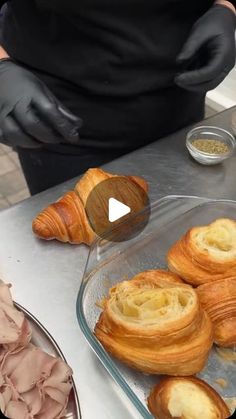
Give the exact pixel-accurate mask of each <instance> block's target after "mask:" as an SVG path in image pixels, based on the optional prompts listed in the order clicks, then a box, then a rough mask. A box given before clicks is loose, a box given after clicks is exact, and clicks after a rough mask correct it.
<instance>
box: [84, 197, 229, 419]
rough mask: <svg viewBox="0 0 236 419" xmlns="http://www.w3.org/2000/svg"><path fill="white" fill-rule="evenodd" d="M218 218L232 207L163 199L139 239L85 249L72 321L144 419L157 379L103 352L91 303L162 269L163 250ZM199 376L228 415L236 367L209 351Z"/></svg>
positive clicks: (154, 207) (191, 199)
mask: <svg viewBox="0 0 236 419" xmlns="http://www.w3.org/2000/svg"><path fill="white" fill-rule="evenodd" d="M220 217H229V218H236V202H235V201H227V200H214V201H213V200H209V199H206V198H198V197H186V196H168V197H165V198H163V199H161V200H160V201H158V202H156V203H154V204H153V205H152V207H151V216H150V219H149V223H148V225H147V226H146V228H145V229H144V230H143V232H142V233H141V234H140V235H139V236H137V237H135V238H132V239H131V240H127V241H125V242H120V243H114V242H107V241H105V240H101V239H100V240H98V241H97V242H96V243H94V245H93V246H92V248H91V250H90V253H89V257H88V260H87V265H86V268H85V272H84V277H83V280H82V284H81V287H80V290H79V294H78V299H77V317H78V322H79V325H80V328H81V330H82V332H83V333H84V335H85V338H86V339H87V341H88V343H89V344H90V346H91V347H92V349H93V350H94V352H95V353H96V354H97V356H98V358H99V359H100V361H101V362H102V363H103V365H104V366H105V368H106V369H107V370H108V371H109V373H110V374H111V376H112V377H113V378H114V379H115V381H116V382H117V383H118V384H119V385H120V387H121V388H122V389H123V390H124V391H125V393H126V395H127V396H128V397H129V398H130V400H131V401H132V402H133V404H134V405H135V407H136V408H137V409H138V411H139V413H140V414H141V415H142V416H143V417H144V418H147V419H148V418H152V415H151V414H150V413H149V411H148V409H147V406H146V399H147V396H148V394H149V392H150V389H151V387H152V386H153V385H154V384H156V383H157V382H158V380H159V378H160V376H157V375H156V376H155V375H154V376H151V375H144V374H142V373H139V372H136V371H134V370H132V369H131V368H128V367H126V366H125V365H123V364H121V363H120V362H119V361H117V360H115V359H114V358H112V357H111V356H110V355H109V354H108V353H107V352H106V351H105V350H104V349H103V347H102V345H101V344H100V343H99V342H98V340H97V339H96V337H95V336H94V334H93V330H94V327H95V324H96V321H97V319H98V317H99V314H100V312H101V310H100V309H99V307H98V306H97V302H98V301H100V300H102V298H103V297H104V296H106V295H107V293H108V289H109V288H110V287H111V286H113V285H114V284H116V283H118V282H120V281H122V280H124V279H128V278H132V277H133V276H134V275H135V274H137V273H138V272H141V271H144V270H146V269H158V268H166V253H167V251H168V249H169V248H170V246H171V245H172V244H173V243H174V242H175V241H176V240H177V239H178V238H179V237H180V236H181V235H183V234H184V233H185V232H186V230H188V229H189V228H190V227H192V226H197V225H204V224H208V223H210V222H211V221H213V220H214V219H216V218H220ZM199 377H201V378H203V379H204V380H205V381H207V382H208V383H209V384H210V385H212V386H213V387H214V388H215V389H216V391H218V393H220V394H221V395H222V397H224V398H225V400H226V401H227V402H228V404H229V405H230V407H231V409H232V411H233V410H234V409H233V406H234V402H235V401H236V362H234V361H227V360H226V359H225V358H224V357H222V356H220V355H219V353H218V352H217V348H216V347H214V348H213V349H212V351H211V355H210V357H209V360H208V364H207V366H206V367H205V369H204V370H203V371H202V372H201V373H200V374H199ZM216 380H217V381H218V382H217V381H216ZM222 380H223V381H222ZM222 382H225V383H227V386H226V387H225V388H224V387H223V386H222V384H220V383H222ZM235 406H236V404H235Z"/></svg>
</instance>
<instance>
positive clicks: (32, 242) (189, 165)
mask: <svg viewBox="0 0 236 419" xmlns="http://www.w3.org/2000/svg"><path fill="white" fill-rule="evenodd" d="M233 110H234V111H236V109H232V110H229V111H226V112H223V113H221V114H218V115H217V116H216V117H213V118H209V119H208V120H206V121H205V122H204V123H205V124H207V125H217V126H220V127H223V128H226V129H231V126H230V125H231V124H230V122H231V116H232V112H233ZM186 131H187V130H183V131H181V132H179V133H177V134H174V135H172V136H170V137H168V138H166V139H163V140H159V141H158V142H155V143H152V144H151V145H149V146H148V147H145V148H143V149H140V150H139V151H136V152H134V153H131V154H129V155H126V156H125V157H122V158H120V159H118V160H115V161H113V162H111V163H109V164H107V165H106V166H104V167H105V168H106V169H107V170H111V171H113V172H114V173H120V174H136V175H140V176H144V177H145V178H146V180H147V181H148V182H149V184H150V198H151V201H154V200H157V199H158V198H161V197H162V196H165V195H170V194H186V195H199V196H208V197H212V198H228V199H236V155H234V157H232V158H231V159H230V160H229V161H226V162H225V163H223V164H222V165H218V166H212V167H204V166H200V165H198V164H197V163H195V162H194V161H193V160H191V158H190V157H189V155H188V153H187V151H186V149H185V134H186ZM74 184H75V180H72V181H69V182H66V183H64V184H62V185H60V186H57V187H55V188H53V189H51V190H48V191H46V192H44V193H42V194H40V195H38V196H35V197H33V198H31V199H29V200H26V201H24V202H22V203H20V204H18V205H16V206H15V207H12V208H10V209H7V210H4V211H2V212H0V234H1V235H0V238H1V240H0V277H1V278H2V279H3V280H4V281H9V282H11V283H12V284H13V297H14V299H15V300H16V301H17V302H18V303H19V304H21V305H23V306H24V307H25V308H27V309H28V310H29V311H30V312H31V313H32V314H34V315H35V316H36V317H37V318H38V319H39V320H40V321H41V322H42V323H43V325H44V326H45V327H46V328H47V330H48V331H49V332H50V333H51V334H52V335H53V337H54V338H55V340H56V341H57V343H58V345H59V346H60V348H61V350H62V351H63V353H64V355H65V357H66V359H67V362H68V363H69V364H70V365H71V367H72V368H73V370H74V378H75V383H76V386H77V389H78V394H79V398H80V405H81V411H82V417H83V419H95V418H99V419H111V418H113V419H121V418H125V419H131V418H139V415H138V413H137V412H136V410H134V408H132V406H131V404H130V402H129V401H128V400H127V399H126V396H124V395H123V393H122V392H121V390H120V389H119V388H118V386H117V385H116V384H115V383H114V382H113V380H112V379H111V378H110V377H109V376H108V374H107V373H106V371H105V370H104V368H103V366H102V365H101V364H100V363H99V361H98V360H97V359H96V357H95V355H94V354H93V353H92V351H91V350H90V348H89V347H88V345H87V343H86V341H85V339H84V337H83V335H82V333H81V332H80V330H79V327H78V325H77V319H76V312H75V303H76V297H77V292H78V289H79V286H80V281H81V278H82V275H83V270H84V266H85V262H86V258H87V254H88V249H87V248H86V247H85V246H70V245H63V244H60V243H56V242H43V241H40V240H37V239H36V238H35V237H34V236H33V234H32V232H31V221H32V219H33V217H34V216H35V215H36V214H37V213H38V212H39V211H40V210H41V209H42V208H43V207H44V206H46V205H47V204H48V203H49V202H52V201H54V200H55V199H57V198H58V197H59V196H61V195H62V194H63V193H64V192H65V191H66V190H68V189H70V188H72V187H73V185H74Z"/></svg>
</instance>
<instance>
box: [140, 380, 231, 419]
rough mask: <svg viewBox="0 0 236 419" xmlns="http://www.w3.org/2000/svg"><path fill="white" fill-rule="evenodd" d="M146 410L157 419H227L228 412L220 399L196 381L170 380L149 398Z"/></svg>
mask: <svg viewBox="0 0 236 419" xmlns="http://www.w3.org/2000/svg"><path fill="white" fill-rule="evenodd" d="M148 408H149V410H150V412H151V413H152V414H153V416H154V418H157V419H173V418H175V419H226V418H228V417H229V416H230V411H229V409H228V407H227V405H226V404H225V402H224V401H223V399H222V398H221V397H220V395H219V394H218V393H217V392H216V391H215V390H214V389H213V388H212V387H210V386H209V385H208V384H207V383H206V382H204V381H202V380H200V379H199V378H196V377H169V378H166V379H164V380H162V381H161V382H160V383H159V384H157V385H156V386H155V387H154V388H153V389H152V391H151V393H150V395H149V397H148Z"/></svg>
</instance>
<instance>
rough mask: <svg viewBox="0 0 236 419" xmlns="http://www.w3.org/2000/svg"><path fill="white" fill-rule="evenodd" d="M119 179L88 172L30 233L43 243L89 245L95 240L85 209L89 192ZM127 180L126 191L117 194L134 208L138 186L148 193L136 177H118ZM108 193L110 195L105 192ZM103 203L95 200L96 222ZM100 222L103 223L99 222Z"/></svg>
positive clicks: (99, 171)
mask: <svg viewBox="0 0 236 419" xmlns="http://www.w3.org/2000/svg"><path fill="white" fill-rule="evenodd" d="M113 177H118V175H112V174H111V173H108V172H105V171H104V170H102V169H89V170H88V171H87V172H86V173H85V174H84V176H83V177H82V178H81V179H80V180H79V182H78V183H77V184H76V186H75V189H74V191H69V192H67V193H66V194H65V195H64V196H63V197H62V198H61V199H59V200H58V201H57V202H55V203H53V204H51V205H49V206H48V207H47V208H46V209H44V210H43V211H42V212H41V213H40V214H39V215H38V216H37V217H36V218H35V219H34V220H33V225H32V228H33V232H34V233H35V234H36V235H37V236H38V237H40V238H42V239H45V240H52V239H57V240H59V241H62V242H69V243H72V244H80V243H85V244H88V245H90V244H91V243H92V242H93V240H94V239H95V238H96V233H95V232H94V230H93V229H92V228H91V226H90V223H89V222H88V218H87V215H86V210H85V205H86V201H87V199H88V196H89V194H90V192H91V191H92V190H93V188H94V187H95V186H97V185H98V184H99V183H100V182H102V181H104V180H107V179H110V178H113ZM119 177H120V178H123V179H126V180H127V181H128V182H126V184H125V187H124V188H122V187H120V190H119V191H118V193H119V197H120V200H121V201H122V196H125V195H128V196H129V197H130V199H131V200H132V201H133V202H134V207H135V204H137V199H138V197H137V185H138V186H139V189H140V190H142V191H144V193H146V192H147V189H148V186H147V183H146V181H145V180H144V179H143V178H141V177H138V176H119ZM108 193H110V192H109V191H108ZM103 205H104V203H103V202H102V199H100V197H99V196H98V205H97V210H98V213H97V218H99V210H100V208H101V206H103ZM100 221H101V222H102V220H100Z"/></svg>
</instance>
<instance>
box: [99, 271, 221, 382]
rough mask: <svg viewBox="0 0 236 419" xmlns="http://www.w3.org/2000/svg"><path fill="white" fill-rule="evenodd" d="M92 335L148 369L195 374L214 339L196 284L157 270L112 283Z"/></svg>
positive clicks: (131, 362)
mask: <svg viewBox="0 0 236 419" xmlns="http://www.w3.org/2000/svg"><path fill="white" fill-rule="evenodd" d="M95 335H96V337H97V338H98V340H99V341H100V342H101V343H102V345H103V346H104V347H105V349H106V350H107V351H108V352H110V353H111V354H112V355H113V356H115V357H116V358H118V359H119V360H121V361H123V362H125V363H126V364H128V365H129V366H131V367H133V368H135V369H138V370H139V371H142V372H146V373H151V374H170V375H192V374H195V373H196V372H199V371H200V370H201V369H202V368H203V366H204V364H205V362H206V359H207V356H208V353H209V351H210V349H211V346H212V343H213V340H212V324H211V321H210V319H209V317H208V315H207V314H206V312H205V311H204V310H203V309H202V308H201V306H200V303H199V300H198V296H197V294H196V292H195V291H194V289H193V288H192V287H190V286H189V285H186V284H183V283H182V282H181V279H180V278H179V277H178V276H177V275H175V274H172V273H170V272H165V271H161V270H153V271H146V272H142V273H140V274H138V275H136V276H135V277H134V278H133V279H131V280H129V281H123V282H121V283H119V284H118V285H117V286H116V287H113V288H112V289H111V290H110V293H109V296H108V298H107V299H106V301H105V303H104V310H103V312H102V314H101V315H100V318H99V320H98V322H97V324H96V327H95Z"/></svg>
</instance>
